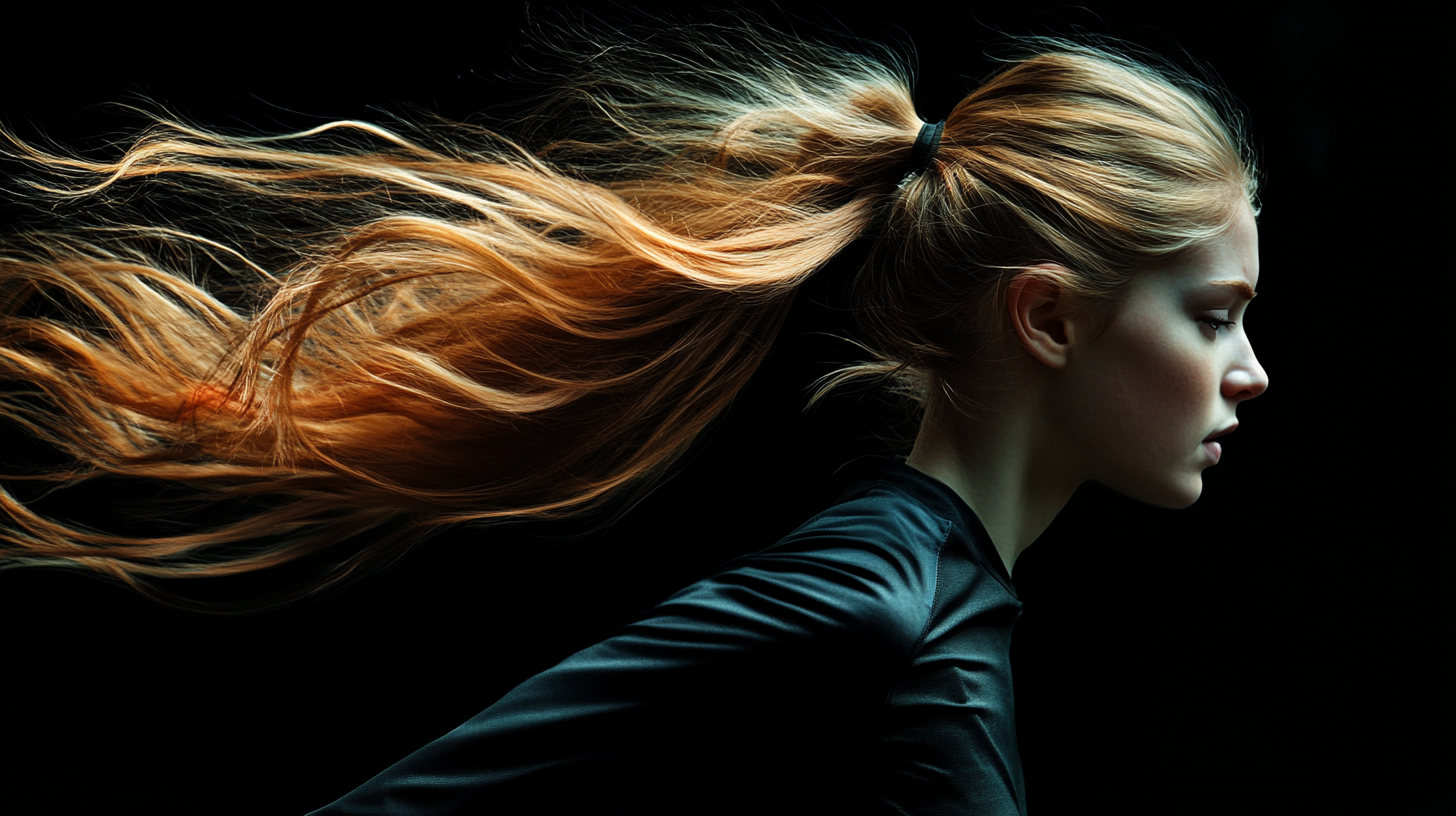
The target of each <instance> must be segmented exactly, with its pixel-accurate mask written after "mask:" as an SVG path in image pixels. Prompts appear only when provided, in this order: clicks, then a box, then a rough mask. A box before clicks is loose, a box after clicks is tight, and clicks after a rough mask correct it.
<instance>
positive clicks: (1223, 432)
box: [1203, 422, 1239, 442]
mask: <svg viewBox="0 0 1456 816" xmlns="http://www.w3.org/2000/svg"><path fill="white" fill-rule="evenodd" d="M1238 427H1239V423H1237V422H1235V423H1234V424H1232V425H1230V426H1228V427H1227V428H1224V429H1223V430H1221V431H1214V432H1213V433H1211V434H1209V435H1208V436H1206V437H1204V438H1203V441H1204V442H1212V441H1213V440H1215V439H1217V438H1219V437H1220V436H1228V435H1229V434H1231V433H1233V432H1234V429H1236V428H1238Z"/></svg>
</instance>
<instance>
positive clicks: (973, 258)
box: [0, 28, 1253, 608]
mask: <svg viewBox="0 0 1456 816" xmlns="http://www.w3.org/2000/svg"><path fill="white" fill-rule="evenodd" d="M677 42H679V43H690V44H691V49H690V50H684V49H682V48H675V49H670V48H666V47H663V48H657V47H656V46H653V45H651V44H648V43H645V42H639V43H636V44H634V45H632V46H630V47H628V46H620V45H619V46H616V47H612V48H601V49H598V50H596V51H594V52H592V56H591V57H589V58H586V59H584V60H583V61H582V63H581V64H580V66H579V71H578V72H577V74H576V76H575V78H574V79H572V80H570V81H567V82H563V83H560V84H559V85H558V86H557V90H556V91H555V92H554V93H553V94H551V95H549V96H547V97H546V98H545V99H544V100H543V101H542V104H541V106H540V107H539V108H538V109H537V110H536V112H535V114H534V115H535V119H534V121H536V122H544V123H547V124H548V125H549V127H546V128H543V129H541V130H539V132H538V133H536V134H535V135H536V136H537V137H539V139H540V146H539V147H537V148H536V149H529V148H528V147H527V146H525V145H524V144H523V143H518V142H516V141H512V140H510V139H507V138H505V137H503V136H501V135H499V134H497V133H494V132H490V131H486V130H483V129H480V128H476V127H471V126H465V125H459V124H445V123H436V124H433V125H428V126H416V127H412V128H409V129H407V130H406V129H398V128H397V129H395V130H390V129H385V128H383V127H379V126H376V125H371V124H366V123H362V122H335V123H332V124H329V125H325V126H321V127H318V128H314V129H311V130H308V131H304V132H300V133H293V134H288V135H284V136H273V137H256V136H233V135H224V134H221V133H217V132H210V131H207V130H204V129H201V128H197V127H194V126H191V125H188V124H185V123H183V122H180V121H176V120H175V119H169V118H161V117H159V118H157V120H156V121H155V124H154V126H153V127H152V128H151V129H150V130H149V131H147V132H146V133H145V134H143V135H142V136H140V137H139V138H137V139H136V140H135V142H134V143H133V144H132V145H131V146H130V147H129V148H128V149H127V150H126V152H125V154H124V155H122V156H121V157H119V158H117V159H115V160H95V159H87V158H83V157H79V156H73V155H64V154H62V153H59V152H53V151H44V150H41V149H39V148H37V147H34V146H32V145H29V144H25V143H23V142H21V141H20V140H18V139H16V138H14V137H10V143H11V145H12V151H13V152H14V153H16V154H18V155H19V156H20V157H22V158H24V159H26V160H28V161H30V162H31V163H32V164H33V165H34V166H36V167H39V168H41V169H43V170H45V171H47V173H48V175H46V176H44V177H42V178H40V179H39V180H35V181H32V186H33V190H34V191H35V194H36V195H39V196H42V197H43V199H44V200H47V201H52V202H59V203H66V202H86V203H87V204H88V205H90V206H92V207H99V206H100V205H104V204H106V203H108V201H109V200H110V199H128V198H130V197H133V196H137V197H143V196H148V195H151V194H152V193H153V192H155V191H164V192H167V193H168V194H176V195H178V196H181V199H180V200H181V201H182V203H183V204H184V205H185V206H187V207H190V208H193V209H194V211H195V212H205V213H207V215H208V218H207V219H206V221H205V228H204V227H183V226H179V225H177V224H173V223H160V222H155V221H153V222H143V223H139V224H127V225H122V226H115V225H111V226H105V227H93V228H83V227H80V226H72V227H68V228H64V229H61V230H53V231H47V232H34V233H29V234H22V235H17V236H14V237H12V238H11V239H10V240H9V241H8V242H7V244H6V246H5V247H4V248H3V252H0V380H3V381H6V382H7V383H8V384H7V386H6V388H5V390H4V391H3V393H0V418H4V419H5V420H7V421H10V422H12V423H17V424H18V425H19V426H20V427H22V428H24V429H25V430H26V431H27V432H28V433H30V434H32V435H33V436H35V437H36V438H38V439H40V440H43V441H45V442H47V443H49V444H51V445H54V446H56V447H57V448H59V449H60V450H61V451H63V452H64V453H65V454H66V455H67V456H68V457H69V458H70V459H71V460H72V461H73V463H74V464H73V465H72V466H69V467H65V468H61V469H57V470H50V471H45V472H39V473H29V474H11V475H9V477H8V478H12V479H20V478H24V479H30V480H39V481H41V482H45V483H50V484H53V485H55V486H58V487H64V486H69V485H74V484H78V483H81V482H84V481H86V480H88V479H91V478H93V477H94V476H96V475H98V474H107V473H110V474H121V475H125V476H134V477H145V478H149V479H157V480H165V481H166V482H169V483H182V484H186V485H189V486H191V487H192V488H193V489H194V490H195V495H194V500H195V502H196V503H199V504H202V505H204V506H207V505H211V504H218V503H225V502H229V501H233V500H239V499H241V500H253V499H261V500H262V503H261V504H259V505H257V506H256V507H253V509H251V510H250V511H249V512H248V513H247V514H245V515H244V516H243V517H241V518H238V519H234V520H232V521H228V522H224V523H219V524H217V525H216V526H212V527H207V528H202V529H196V530H193V531H190V532H186V533H182V534H177V535H164V536H140V535H122V534H116V533H106V532H99V531H95V530H91V529H87V528H84V527H82V526H80V525H77V524H71V523H67V522H64V521H61V520H58V519H55V518H49V517H46V516H43V515H41V514H39V513H37V512H35V511H34V510H32V508H31V507H30V506H29V505H28V504H27V503H25V502H22V501H20V500H18V499H17V498H16V497H15V496H14V495H12V494H11V493H9V492H0V508H3V511H4V513H5V516H6V517H7V519H8V523H7V524H5V526H4V527H0V567H14V566H34V565H58V566H64V567H69V568H77V569H82V570H88V571H91V572H94V573H97V574H100V575H103V576H107V577H110V578H114V579H117V580H119V581H122V582H124V583H126V584H127V585H130V586H132V587H134V588H136V589H137V590H139V591H142V592H144V593H147V594H149V595H151V596H152V597H155V598H158V599H159V600H163V601H164V602H168V603H174V604H180V605H191V606H206V605H205V604H201V603H197V602H189V601H187V600H186V599H184V598H181V597H180V596H177V595H176V594H175V593H173V592H172V591H171V590H169V589H165V588H163V587H162V586H160V585H159V584H157V583H156V579H168V578H185V577H196V576H216V575H229V574H238V573H244V572H249V571H253V570H259V569H263V568H268V567H274V566H278V565H281V564H285V563H288V562H290V561H294V560H296V559H299V558H301V557H304V556H309V555H312V554H315V553H319V552H321V551H325V550H329V549H330V548H332V547H334V545H337V544H339V543H340V542H345V541H348V542H350V544H349V546H348V547H347V548H345V550H346V551H345V552H344V553H343V554H342V555H340V556H338V557H336V558H335V559H334V560H333V563H332V566H331V567H329V568H328V569H326V570H324V571H323V572H321V573H319V574H317V575H316V576H314V577H312V578H311V579H309V580H307V581H304V582H302V583H300V584H298V585H297V586H294V587H291V588H289V589H287V590H285V591H283V592H281V593H279V594H277V595H274V596H271V597H267V598H259V599H256V600H255V601H253V602H252V605H253V606H266V605H271V604H279V603H285V602H288V601H290V600H295V599H297V598H301V597H304V596H307V595H309V594H312V593H314V592H317V591H319V590H320V589H323V588H325V587H329V586H333V585H337V584H339V583H340V582H341V581H343V580H345V579H347V578H349V577H351V576H355V575H357V574H359V573H361V572H362V571H363V568H365V567H366V566H377V565H378V564H381V563H384V562H386V561H387V560H388V559H389V556H391V555H392V554H397V553H398V552H400V551H401V550H402V549H403V548H404V547H406V546H408V545H409V544H410V543H411V542H412V541H414V540H416V539H417V538H418V537H419V536H420V535H421V534H423V533H424V532H427V531H429V530H432V529H435V528H438V527H441V526H443V525H450V524H455V523H459V522H465V521H490V520H501V519H516V518H529V517H551V516H560V515H566V514H574V513H582V512H586V511H589V510H592V509H594V508H600V507H603V506H605V505H606V504H607V503H609V502H612V501H614V500H617V499H620V498H621V497H622V496H623V495H624V494H625V493H627V492H629V491H631V490H633V489H634V488H639V487H641V486H643V485H646V484H649V483H650V482H651V480H652V479H653V478H655V477H657V476H659V475H661V474H662V473H663V472H664V470H665V469H666V468H667V467H668V466H669V465H670V464H671V463H672V462H673V461H674V460H675V459H676V458H677V457H679V456H680V455H681V454H682V453H683V452H684V451H685V450H686V449H687V448H688V446H689V445H690V444H691V443H692V441H693V440H694V438H695V437H696V436H697V435H698V434H699V433H700V432H701V431H702V430H703V429H704V427H706V426H707V425H708V424H709V423H710V422H711V421H712V420H713V419H714V418H715V417H717V416H718V415H719V414H721V413H722V411H723V410H724V408H725V407H726V406H727V405H728V404H729V402H730V401H731V400H732V399H733V398H734V396H735V395H736V394H737V393H738V392H739V391H740V390H741V389H742V388H743V386H744V384H745V383H746V382H747V380H748V379H749V377H750V376H751V375H752V374H753V372H754V370H755V369H756V368H757V367H758V365H759V363H760V362H761V361H762V359H763V357H764V355H765V353H766V352H767V350H768V348H769V345H770V343H771V342H772V339H773V337H774V336H775V334H776V332H777V330H778V328H779V326H780V324H781V322H782V320H783V318H784V315H785V313H786V310H787V308H788V306H789V304H790V302H791V300H792V297H793V294H794V292H795V290H796V287H797V286H798V285H799V284H800V283H801V282H802V281H804V280H805V279H806V278H807V277H809V276H810V275H812V274H813V273H814V272H815V271H816V270H818V269H820V268H821V267H823V266H824V265H825V264H826V263H828V262H829V261H830V260H831V259H833V258H835V257H836V256H838V255H840V254H841V253H842V252H843V251H844V250H845V249H846V247H848V246H850V245H851V244H852V243H854V242H856V241H859V240H861V239H869V240H870V241H872V244H873V249H872V250H871V252H870V259H869V262H868V264H867V265H866V267H865V269H864V272H863V274H862V275H861V279H860V282H859V283H858V284H857V293H858V297H859V304H860V306H859V311H860V312H861V313H862V315H863V317H864V318H865V324H866V329H867V331H868V332H869V335H870V338H871V341H872V343H873V345H874V347H875V348H876V349H877V350H878V351H879V352H880V354H881V357H880V359H877V360H875V361H873V362H870V363H865V364H862V365H858V366H855V367H852V368H850V369H847V370H846V371H844V372H842V373H841V375H840V376H837V377H835V378H833V382H832V383H831V385H832V384H836V383H839V382H843V381H845V380H846V379H852V378H856V377H866V376H868V377H881V378H882V377H885V376H887V375H889V376H892V377H895V378H898V381H899V382H901V383H902V385H904V386H905V387H907V388H909V389H910V390H912V391H913V392H915V393H917V394H919V395H922V396H923V395H925V394H927V393H929V392H930V391H933V390H934V389H935V388H936V387H937V386H938V385H939V384H941V383H943V382H945V381H946V377H947V374H948V372H950V371H951V370H952V369H953V368H954V367H955V366H956V365H957V364H958V363H959V362H960V361H961V360H962V359H963V358H964V356H965V355H966V353H967V350H968V349H971V348H973V347H974V343H973V340H974V335H975V333H976V332H978V331H980V332H986V331H993V328H989V327H990V326H991V325H992V324H991V323H990V322H988V321H985V320H973V321H968V320H967V319H966V315H967V314H970V313H971V312H968V311H967V310H966V308H965V305H967V304H984V303H988V302H992V301H994V300H995V298H996V296H997V291H998V282H999V281H1001V280H1003V279H1004V278H1005V277H1006V276H1007V275H1008V274H1009V273H1010V272H1011V271H1013V270H1016V269H1018V268H1022V267H1024V266H1025V265H1026V264H1031V263H1036V262H1041V261H1047V260H1054V261H1057V262H1060V263H1064V264H1066V265H1067V266H1069V267H1071V268H1073V269H1076V270H1077V271H1078V272H1079V273H1081V274H1082V276H1083V281H1084V283H1085V292H1084V294H1085V295H1086V296H1087V297H1088V298H1090V299H1097V298H1101V299H1102V300H1105V301H1107V302H1114V301H1115V299H1116V292H1117V291H1118V288H1119V287H1120V286H1122V285H1123V284H1125V282H1126V281H1127V280H1128V279H1129V277H1130V275H1131V274H1132V273H1133V272H1134V271H1135V270H1136V269H1137V268H1138V267H1139V265H1141V264H1144V263H1145V262H1147V261H1148V260H1150V259H1154V258H1158V257H1162V256H1166V255H1169V254H1171V253H1176V252H1178V251H1180V250H1183V249H1186V248H1188V247H1190V246H1195V245H1197V244H1198V243H1199V242H1201V241H1206V240H1208V239H1209V238H1211V237H1212V236H1214V235H1217V234H1218V233H1219V232H1220V231H1221V230H1222V229H1223V228H1224V227H1225V225H1226V224H1227V223H1228V222H1229V220H1230V218H1231V217H1232V213H1233V212H1234V210H1233V209H1232V208H1231V205H1230V201H1231V200H1249V197H1250V196H1251V195H1252V189H1253V187H1252V184H1253V182H1252V178H1253V175H1252V171H1251V169H1250V165H1249V164H1248V163H1247V161H1246V156H1245V153H1244V152H1243V148H1242V147H1241V141H1240V140H1239V138H1238V137H1237V135H1236V133H1235V132H1234V131H1233V130H1231V129H1230V127H1229V126H1228V125H1227V124H1226V123H1225V121H1223V120H1222V119H1221V118H1220V117H1219V116H1218V115H1217V114H1216V113H1215V112H1214V109H1213V108H1212V107H1211V106H1210V105H1209V104H1208V103H1207V102H1206V101H1204V99H1203V98H1202V96H1201V95H1200V91H1199V89H1198V88H1196V87H1194V86H1192V85H1190V84H1188V83H1187V82H1186V81H1185V80H1183V79H1181V78H1178V77H1177V76H1174V75H1169V74H1166V73H1159V72H1157V71H1154V70H1153V69H1150V68H1147V67H1145V66H1143V65H1142V64H1140V63H1138V62H1136V61H1134V60H1132V59H1130V58H1127V57H1123V56H1119V55H1117V54H1115V53H1113V52H1110V51H1106V50H1101V49H1096V48H1091V47H1087V46H1076V45H1071V44H1065V43H1058V44H1054V47H1051V46H1049V45H1048V44H1045V43H1044V44H1042V45H1043V48H1042V52H1041V53H1037V54H1035V55H1033V56H1028V57H1026V58H1023V59H1020V60H1018V61H1015V62H1011V63H1009V64H1008V65H1007V66H1006V67H1005V68H1004V69H1003V70H1002V71H1001V72H999V73H998V74H997V75H996V76H995V77H993V78H992V79H991V80H989V81H988V82H987V83H986V84H984V85H982V86H981V88H979V89H978V90H976V91H975V92H973V93H972V94H971V95H970V96H968V97H967V98H966V99H965V100H964V101H963V102H961V104H960V105H958V106H957V107H956V108H955V110H954V111H953V112H952V114H951V115H950V116H949V117H948V119H947V121H946V126H945V132H944V136H943V140H942V142H941V145H940V149H939V153H938V155H937V156H936V158H935V160H934V161H933V162H932V163H931V165H930V166H929V167H928V169H926V170H925V171H924V172H921V173H919V174H918V175H916V176H914V177H913V178H909V179H907V178H906V173H907V170H908V169H909V168H907V166H906V161H907V158H908V156H909V155H910V152H911V148H912V145H913V144H914V142H915V139H916V136H917V134H918V131H919V128H920V126H921V122H920V120H919V118H918V117H917V116H916V113H915V108H914V104H913V101H912V98H911V94H910V90H909V79H908V71H907V70H906V69H905V68H904V66H903V65H901V64H900V63H899V62H897V61H896V60H894V59H893V58H892V57H891V58H885V57H884V55H881V56H880V57H878V58H876V57H870V56H867V55H864V54H858V53H852V52H850V51H846V50H841V49H838V48H834V47H831V46H827V45H822V44H815V43H809V42H804V41H800V40H795V39H792V38H789V37H787V36H783V35H777V34H772V33H769V32H765V31H762V30H745V31H727V30H724V29H721V28H714V29H693V30H692V31H691V32H690V35H689V36H684V37H683V38H682V39H680V40H678V41H677ZM1170 76H1172V78H1170ZM1231 190H1232V191H1234V192H1235V193H1237V195H1234V196H1233V198H1232V199H1231V194H1230V191H1231ZM209 280H211V281H213V282H212V283H209V282H208V281H209ZM224 290H226V291H228V292H231V293H232V294H233V295H237V294H239V293H241V294H242V297H241V298H237V297H234V298H233V300H235V301H236V300H241V301H244V302H247V301H249V300H252V301H255V302H256V303H257V304H258V305H257V306H256V307H253V308H249V307H247V306H243V305H237V304H236V303H231V304H230V303H228V302H224V301H225V300H226V298H224V297H221V295H222V294H223V293H224ZM44 304H59V305H58V306H56V305H44ZM360 542H362V543H360ZM214 608H224V607H222V606H217V607H214Z"/></svg>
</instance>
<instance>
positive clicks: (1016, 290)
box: [1006, 265, 1072, 369]
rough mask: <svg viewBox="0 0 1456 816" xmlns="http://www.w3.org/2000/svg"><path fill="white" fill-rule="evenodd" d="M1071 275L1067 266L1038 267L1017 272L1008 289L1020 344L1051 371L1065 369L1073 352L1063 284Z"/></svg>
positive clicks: (1009, 312)
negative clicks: (1051, 369)
mask: <svg viewBox="0 0 1456 816" xmlns="http://www.w3.org/2000/svg"><path fill="white" fill-rule="evenodd" d="M1071 276H1072V273H1071V271H1070V270H1068V269H1066V268H1065V267H1061V266H1054V265H1046V266H1036V267H1032V268H1030V269H1027V270H1025V271H1023V272H1020V273H1017V275H1016V276H1015V277H1014V278H1012V279H1011V283H1010V284H1009V285H1008V286H1007V288H1006V312H1007V317H1008V318H1010V320H1011V327H1012V331H1013V332H1015V334H1016V341H1017V342H1018V343H1020V344H1021V347H1022V348H1023V349H1025V350H1026V352H1027V353H1028V354H1030V355H1031V356H1032V357H1033V358H1034V359H1036V360H1037V361H1038V362H1040V363H1041V364H1042V365H1045V366H1047V367H1049V368H1054V369H1060V368H1062V367H1064V366H1065V365H1066V364H1067V358H1068V355H1069V352H1070V346H1071V343H1070V339H1069V336H1068V328H1069V326H1068V322H1067V309H1066V306H1067V297H1066V289H1065V286H1064V285H1063V282H1064V281H1065V280H1066V279H1067V278H1070V277H1071Z"/></svg>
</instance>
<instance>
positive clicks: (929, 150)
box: [910, 119, 945, 173]
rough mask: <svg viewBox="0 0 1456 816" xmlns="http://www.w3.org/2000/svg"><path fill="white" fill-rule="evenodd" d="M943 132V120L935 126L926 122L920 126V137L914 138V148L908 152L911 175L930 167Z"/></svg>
mask: <svg viewBox="0 0 1456 816" xmlns="http://www.w3.org/2000/svg"><path fill="white" fill-rule="evenodd" d="M944 130H945V120H944V119H942V120H940V121H939V122H937V123H936V124H933V125H932V124H930V123H929V122H926V123H925V124H923V125H921V126H920V135H918V136H916V137H915V148H914V149H913V150H911V151H910V167H911V170H910V172H911V173H920V172H923V171H924V170H925V168H927V167H929V166H930V162H931V161H933V160H934V159H935V153H936V151H937V150H939V149H940V134H941V133H942V132H943V131H944Z"/></svg>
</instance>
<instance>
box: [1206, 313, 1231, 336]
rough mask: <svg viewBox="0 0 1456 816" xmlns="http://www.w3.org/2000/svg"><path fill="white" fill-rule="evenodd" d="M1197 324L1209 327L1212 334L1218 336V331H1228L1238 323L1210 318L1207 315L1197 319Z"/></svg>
mask: <svg viewBox="0 0 1456 816" xmlns="http://www.w3.org/2000/svg"><path fill="white" fill-rule="evenodd" d="M1198 322H1199V323H1202V324H1203V325H1205V326H1207V327H1209V328H1210V329H1213V333H1214V334H1218V330H1219V329H1229V328H1233V327H1234V326H1237V325H1238V323H1236V322H1235V321H1232V320H1224V319H1222V318H1218V317H1211V316H1208V315H1204V316H1203V317H1200V318H1198Z"/></svg>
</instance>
